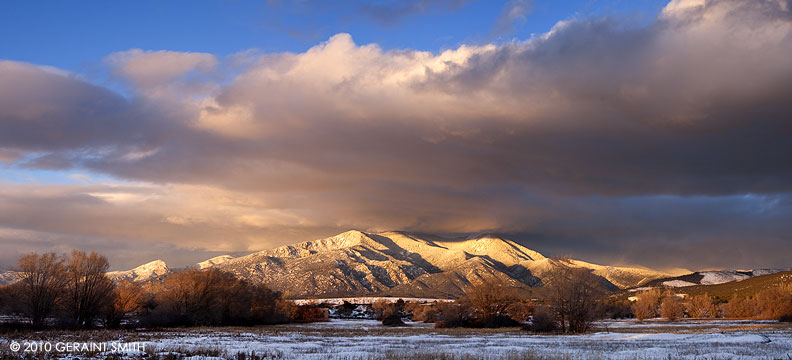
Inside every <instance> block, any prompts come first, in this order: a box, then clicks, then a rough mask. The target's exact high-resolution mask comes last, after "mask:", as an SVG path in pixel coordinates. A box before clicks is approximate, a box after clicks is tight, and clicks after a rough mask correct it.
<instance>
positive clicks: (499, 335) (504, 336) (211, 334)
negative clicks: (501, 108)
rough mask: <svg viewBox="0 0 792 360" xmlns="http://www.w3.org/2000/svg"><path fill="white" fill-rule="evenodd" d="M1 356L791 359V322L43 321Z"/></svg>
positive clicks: (6, 344)
mask: <svg viewBox="0 0 792 360" xmlns="http://www.w3.org/2000/svg"><path fill="white" fill-rule="evenodd" d="M14 342H16V343H18V344H26V342H38V343H40V344H43V343H50V344H56V343H76V344H80V343H87V342H93V343H96V342H110V343H114V344H115V343H133V344H137V346H138V347H139V348H138V349H135V350H128V349H125V350H124V351H109V350H108V351H73V352H57V351H49V352H46V351H36V352H30V351H28V352H24V351H23V350H24V349H22V350H20V351H18V352H13V351H11V350H10V346H11V344H12V343H14ZM0 348H2V349H0V356H2V357H3V358H30V359H49V358H53V359H54V358H69V359H144V358H145V359H194V360H198V359H246V360H247V359H317V360H318V359H611V358H613V359H669V358H671V359H677V358H683V359H732V358H745V359H790V358H792V326H791V325H789V324H780V323H777V322H764V321H738V320H715V321H713V320H688V321H680V322H675V323H670V322H664V321H647V322H643V323H638V322H635V321H632V320H631V321H607V322H600V323H597V328H596V329H595V331H594V332H592V333H589V334H584V335H574V336H568V335H532V334H528V333H526V332H524V331H520V330H519V329H516V328H515V329H481V330H479V329H434V328H432V327H431V324H423V323H410V324H409V325H408V326H404V327H395V328H390V327H384V326H382V325H380V324H379V323H378V322H376V321H369V320H334V321H331V322H326V323H313V324H297V325H282V326H268V327H254V328H211V329H210V328H192V329H168V330H165V331H156V330H139V331H83V332H60V331H46V332H36V333H12V334H5V335H4V336H3V337H1V338H0Z"/></svg>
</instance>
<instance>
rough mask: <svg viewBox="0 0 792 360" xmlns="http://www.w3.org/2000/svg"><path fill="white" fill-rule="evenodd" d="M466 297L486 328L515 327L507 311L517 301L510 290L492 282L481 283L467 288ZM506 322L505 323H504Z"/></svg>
mask: <svg viewBox="0 0 792 360" xmlns="http://www.w3.org/2000/svg"><path fill="white" fill-rule="evenodd" d="M466 296H467V299H468V301H469V302H470V304H471V305H472V306H473V311H474V314H475V315H476V317H477V318H478V319H479V320H480V321H481V322H482V324H483V325H484V326H485V327H498V326H500V325H502V324H507V325H514V324H513V323H514V321H513V320H511V317H509V314H508V313H507V311H506V310H507V309H508V308H509V306H510V305H511V304H513V303H515V302H516V301H517V300H516V298H515V296H514V295H512V291H510V289H509V288H507V287H505V286H502V285H499V284H494V283H490V282H481V283H479V284H477V285H472V286H470V287H468V288H467V291H466ZM504 320H505V321H504Z"/></svg>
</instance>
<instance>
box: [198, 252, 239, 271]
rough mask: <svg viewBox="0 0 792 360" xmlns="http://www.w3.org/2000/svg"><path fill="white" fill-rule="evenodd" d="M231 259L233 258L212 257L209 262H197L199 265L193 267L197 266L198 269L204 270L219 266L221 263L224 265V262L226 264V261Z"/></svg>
mask: <svg viewBox="0 0 792 360" xmlns="http://www.w3.org/2000/svg"><path fill="white" fill-rule="evenodd" d="M233 258H234V257H233V256H231V255H220V256H215V257H213V258H211V259H209V260H205V261H201V262H199V263H197V264H195V265H196V266H198V268H199V269H206V268H210V267H212V266H217V265H220V264H222V263H224V262H226V261H228V260H231V259H233Z"/></svg>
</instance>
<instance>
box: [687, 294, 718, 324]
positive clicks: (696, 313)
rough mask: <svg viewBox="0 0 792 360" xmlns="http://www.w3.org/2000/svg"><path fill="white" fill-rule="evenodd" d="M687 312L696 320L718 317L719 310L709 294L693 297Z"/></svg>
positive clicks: (688, 304)
mask: <svg viewBox="0 0 792 360" xmlns="http://www.w3.org/2000/svg"><path fill="white" fill-rule="evenodd" d="M687 311H688V314H690V316H691V317H694V318H711V317H716V316H717V315H718V308H717V306H715V303H714V302H712V297H710V296H709V295H708V294H701V295H696V296H693V297H691V298H690V301H689V302H688V303H687Z"/></svg>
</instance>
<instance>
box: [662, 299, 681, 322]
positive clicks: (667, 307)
mask: <svg viewBox="0 0 792 360" xmlns="http://www.w3.org/2000/svg"><path fill="white" fill-rule="evenodd" d="M660 314H661V315H662V316H663V317H664V318H666V319H668V320H671V321H674V320H676V319H679V318H681V317H682V316H684V315H685V304H684V303H682V300H681V299H679V298H678V297H677V296H676V295H674V294H667V295H666V296H665V297H664V298H663V301H662V302H661V303H660Z"/></svg>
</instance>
